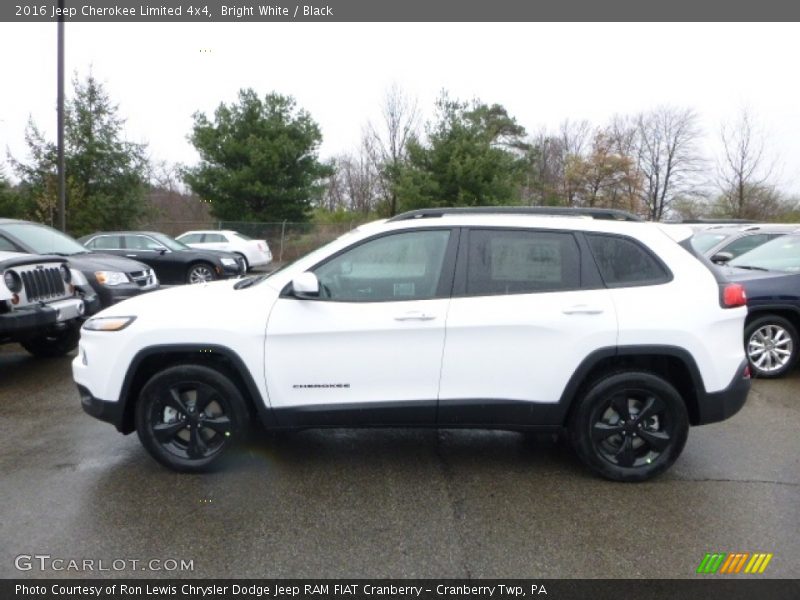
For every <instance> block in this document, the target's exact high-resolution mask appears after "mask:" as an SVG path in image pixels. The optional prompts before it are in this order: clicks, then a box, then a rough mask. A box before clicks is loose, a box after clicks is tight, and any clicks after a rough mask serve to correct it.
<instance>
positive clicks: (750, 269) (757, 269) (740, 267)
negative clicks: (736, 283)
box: [731, 265, 769, 271]
mask: <svg viewBox="0 0 800 600" xmlns="http://www.w3.org/2000/svg"><path fill="white" fill-rule="evenodd" d="M731 266H732V267H736V268H737V269H747V270H748V271H769V269H765V268H764V267H756V266H753V265H731Z"/></svg>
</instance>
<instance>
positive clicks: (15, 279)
mask: <svg viewBox="0 0 800 600" xmlns="http://www.w3.org/2000/svg"><path fill="white" fill-rule="evenodd" d="M3 283H5V284H6V287H7V288H8V291H9V292H13V293H14V294H16V293H18V292H19V291H21V290H22V279H21V278H20V276H19V275H17V273H16V271H6V272H5V275H3Z"/></svg>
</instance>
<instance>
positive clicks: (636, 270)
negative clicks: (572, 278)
mask: <svg viewBox="0 0 800 600" xmlns="http://www.w3.org/2000/svg"><path fill="white" fill-rule="evenodd" d="M586 239H587V240H588V241H589V246H590V247H591V249H592V254H594V259H595V262H596V263H597V268H598V269H600V275H601V276H602V277H603V281H605V283H606V285H607V286H608V287H627V286H635V285H656V284H659V283H667V282H668V281H669V280H670V279H671V275H670V273H669V272H667V270H666V269H665V268H664V267H663V266H662V265H661V263H660V262H658V261H657V260H656V259H655V257H654V256H653V255H652V254H650V253H649V252H648V251H647V250H645V249H644V248H643V247H642V246H641V245H640V244H638V243H636V242H634V241H633V240H629V239H626V238H624V237H620V236H616V235H606V234H587V235H586Z"/></svg>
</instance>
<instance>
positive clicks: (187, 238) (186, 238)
mask: <svg viewBox="0 0 800 600" xmlns="http://www.w3.org/2000/svg"><path fill="white" fill-rule="evenodd" d="M202 239H203V234H202V233H190V234H189V235H182V236H181V237H180V238H179V239H178V241H181V242H183V243H184V244H199V243H200V241H201V240H202Z"/></svg>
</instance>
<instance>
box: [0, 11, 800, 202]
mask: <svg viewBox="0 0 800 600" xmlns="http://www.w3.org/2000/svg"><path fill="white" fill-rule="evenodd" d="M799 34H800V25H798V24H688V25H687V24H642V23H634V24H605V23H597V24H575V23H568V24H550V23H545V24H538V23H512V24H427V23H426V24H407V23H364V24H350V23H275V24H273V23H209V24H193V23H181V24H165V23H159V24H145V23H138V24H120V23H113V24H101V23H68V24H67V25H66V67H67V73H68V74H69V76H70V77H71V75H72V73H73V72H75V71H77V72H78V73H79V75H81V76H83V75H85V74H86V73H88V71H89V69H90V68H91V69H92V71H93V73H94V75H95V76H96V77H97V78H98V79H100V80H101V81H102V82H104V84H105V85H106V89H107V90H108V92H109V93H110V95H111V97H112V99H113V100H114V101H115V102H117V103H119V106H120V112H121V115H122V116H123V117H125V118H127V125H126V136H127V137H128V139H130V140H133V141H144V142H147V143H148V144H149V148H150V154H151V156H152V157H153V158H154V159H159V160H167V161H170V162H182V163H187V164H192V163H193V162H194V161H196V160H197V154H196V153H195V152H194V149H193V148H192V147H191V145H190V144H189V143H188V142H187V140H186V136H187V134H188V133H189V131H190V129H191V124H192V118H191V115H192V113H193V112H194V111H196V110H201V111H204V112H206V113H207V114H211V113H212V112H213V110H214V108H215V107H216V106H217V105H218V104H219V103H220V102H221V101H224V102H230V101H232V100H234V99H235V98H236V93H237V91H238V90H239V89H240V88H243V87H252V88H254V89H255V90H256V91H258V92H259V93H260V94H264V93H267V92H268V91H272V90H275V91H278V92H280V93H283V94H288V95H292V96H294V97H295V98H296V99H297V101H298V104H299V105H300V106H302V107H303V108H305V109H307V110H308V111H309V112H310V113H311V115H312V116H313V118H314V119H315V120H316V121H317V122H318V123H319V124H320V126H321V128H322V132H323V136H324V142H323V145H322V148H321V155H322V156H323V157H330V156H333V155H336V154H338V153H341V152H345V151H348V150H350V149H353V148H354V147H355V146H356V145H357V144H358V140H359V137H360V134H361V130H362V127H363V126H364V124H365V123H366V122H367V121H368V120H369V119H373V120H377V119H378V118H379V114H380V112H379V111H380V106H381V99H382V97H383V96H384V94H385V92H386V90H387V88H388V87H389V86H390V85H392V83H393V82H396V83H397V84H398V85H399V86H400V87H401V88H402V89H403V90H405V91H406V92H407V93H409V94H410V95H413V96H415V97H416V98H417V99H418V101H419V105H420V108H421V109H422V110H423V112H424V114H425V115H426V116H430V115H431V113H432V107H433V102H434V100H435V98H436V97H437V96H438V94H439V92H440V90H442V89H447V90H448V91H449V92H450V95H451V97H454V98H461V99H469V98H474V97H478V98H480V99H481V100H483V101H485V102H487V103H495V102H497V103H500V104H503V105H504V106H505V107H506V108H507V109H508V110H509V112H510V114H512V115H513V116H515V117H516V118H517V120H518V122H519V123H520V124H522V125H523V126H524V127H526V128H527V129H528V131H529V132H534V131H537V130H538V129H539V128H540V127H542V126H545V127H548V128H551V129H555V128H557V127H558V124H559V123H560V122H562V121H563V120H564V119H570V120H580V119H588V120H590V121H592V122H593V123H596V124H600V123H603V122H605V121H606V120H607V119H609V118H610V117H611V116H612V115H614V114H615V113H636V112H638V111H642V110H647V109H649V108H653V107H655V106H656V105H658V104H671V105H676V106H681V107H684V106H688V107H693V108H694V109H696V111H697V112H698V114H699V115H700V118H701V125H702V127H703V129H704V131H705V134H706V142H705V150H706V153H707V156H708V158H709V159H713V158H714V154H715V152H716V151H717V150H718V144H717V143H716V141H715V140H716V139H717V138H718V133H719V127H720V123H721V121H723V120H726V119H732V118H734V117H735V115H736V114H737V112H739V111H741V109H742V108H743V107H745V106H746V107H749V108H750V110H751V111H752V113H753V114H754V115H755V116H756V117H757V119H758V121H759V122H760V124H761V125H762V126H763V128H764V130H765V131H766V133H767V136H768V140H769V142H770V143H769V148H770V149H771V150H773V151H774V154H775V155H776V156H777V157H779V164H780V175H781V182H780V183H781V184H782V187H783V188H784V189H785V190H787V191H790V192H794V193H800V93H799V92H800V83H798V81H800V75H798V67H797V58H798V39H800V35H799ZM55 52H56V25H55V24H54V23H47V24H39V23H23V24H11V23H0V56H2V57H3V58H2V62H0V64H2V67H3V68H2V74H1V75H0V77H1V78H0V81H2V93H0V148H6V147H7V148H8V149H9V150H10V152H11V153H12V154H13V155H14V156H17V157H19V156H25V152H26V149H25V144H24V137H23V136H24V129H25V124H26V122H27V120H28V117H29V116H32V117H33V119H34V121H35V122H36V123H37V124H38V125H39V126H40V127H42V128H43V129H44V130H45V131H46V132H47V133H48V134H49V135H50V136H51V137H54V136H55V121H56V112H55V98H56V64H55ZM68 89H69V88H68ZM4 162H5V152H3V160H0V164H2V163H4ZM6 171H8V169H7V168H6Z"/></svg>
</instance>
